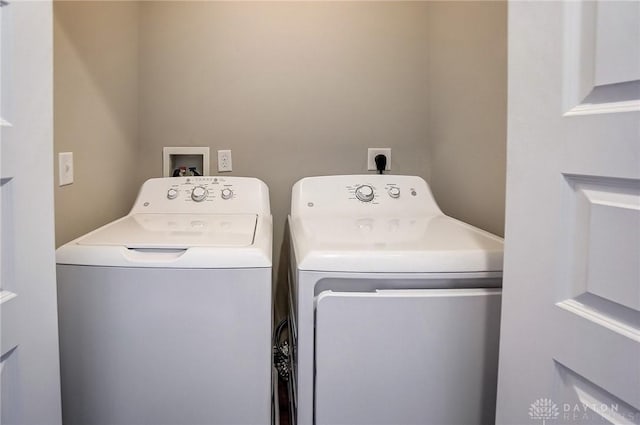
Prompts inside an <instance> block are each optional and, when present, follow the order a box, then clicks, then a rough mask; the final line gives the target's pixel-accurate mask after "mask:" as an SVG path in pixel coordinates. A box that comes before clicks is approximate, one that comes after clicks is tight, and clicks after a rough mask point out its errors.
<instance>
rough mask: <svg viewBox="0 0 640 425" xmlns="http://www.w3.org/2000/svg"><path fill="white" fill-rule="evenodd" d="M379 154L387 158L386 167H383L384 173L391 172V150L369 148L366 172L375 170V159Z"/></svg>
mask: <svg viewBox="0 0 640 425" xmlns="http://www.w3.org/2000/svg"><path fill="white" fill-rule="evenodd" d="M380 154H382V155H385V156H386V157H387V165H385V167H384V169H385V171H389V170H391V148H369V150H368V152H367V170H369V171H375V170H377V168H376V160H375V158H376V156H377V155H380Z"/></svg>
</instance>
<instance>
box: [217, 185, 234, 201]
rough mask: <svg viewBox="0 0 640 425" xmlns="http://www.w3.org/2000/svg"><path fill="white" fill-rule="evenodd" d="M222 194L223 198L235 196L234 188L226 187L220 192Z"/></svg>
mask: <svg viewBox="0 0 640 425" xmlns="http://www.w3.org/2000/svg"><path fill="white" fill-rule="evenodd" d="M220 196H222V199H231V198H233V190H231V189H229V188H228V187H225V188H224V189H222V191H221V192H220Z"/></svg>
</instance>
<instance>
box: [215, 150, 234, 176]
mask: <svg viewBox="0 0 640 425" xmlns="http://www.w3.org/2000/svg"><path fill="white" fill-rule="evenodd" d="M232 169H233V164H232V162H231V150H228V149H227V150H222V151H218V172H224V171H232Z"/></svg>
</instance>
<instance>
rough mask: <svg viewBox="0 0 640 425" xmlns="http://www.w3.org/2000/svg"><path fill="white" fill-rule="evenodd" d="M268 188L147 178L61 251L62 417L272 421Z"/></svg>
mask: <svg viewBox="0 0 640 425" xmlns="http://www.w3.org/2000/svg"><path fill="white" fill-rule="evenodd" d="M271 245H272V218H271V212H270V206H269V192H268V188H267V186H266V185H265V184H264V183H263V182H262V181H260V180H258V179H254V178H243V177H178V178H158V179H151V180H148V181H147V182H145V183H144V184H143V186H142V188H141V189H140V192H139V194H138V198H137V200H136V201H135V204H134V206H133V208H132V210H131V212H130V213H129V214H128V215H127V216H125V217H123V218H121V219H119V220H116V221H115V222H113V223H110V224H107V225H106V226H103V227H101V228H99V229H97V230H95V231H93V232H91V233H89V234H87V235H85V236H82V237H80V238H78V239H76V240H74V241H72V242H69V243H68V244H66V245H64V246H62V247H60V248H59V249H58V250H57V252H56V260H57V280H58V300H59V309H58V310H59V328H60V352H61V356H60V357H61V378H62V403H63V409H62V410H63V422H64V423H66V424H122V425H125V424H126V425H131V424H149V425H151V424H154V425H156V424H225V425H227V424H269V423H271V328H272V314H271V311H272V309H271V267H272V264H271Z"/></svg>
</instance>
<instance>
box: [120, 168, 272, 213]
mask: <svg viewBox="0 0 640 425" xmlns="http://www.w3.org/2000/svg"><path fill="white" fill-rule="evenodd" d="M131 212H132V213H133V212H136V213H173V212H180V213H206V214H212V213H215V214H238V213H254V214H270V205H269V190H268V189H267V186H266V185H265V184H264V183H263V182H262V181H260V180H258V179H256V178H251V177H217V176H192V177H165V178H157V179H150V180H147V181H146V182H145V183H144V185H142V188H141V189H140V193H139V194H138V199H137V200H136V202H135V204H134V206H133V209H132V210H131Z"/></svg>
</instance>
